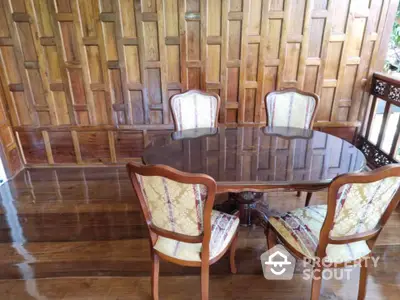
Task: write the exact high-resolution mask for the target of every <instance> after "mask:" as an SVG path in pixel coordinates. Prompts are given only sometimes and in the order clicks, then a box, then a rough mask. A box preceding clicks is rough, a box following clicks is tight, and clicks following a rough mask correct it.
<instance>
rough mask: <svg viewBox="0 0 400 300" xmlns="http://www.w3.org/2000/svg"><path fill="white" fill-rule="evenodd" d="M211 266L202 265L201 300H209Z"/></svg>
mask: <svg viewBox="0 0 400 300" xmlns="http://www.w3.org/2000/svg"><path fill="white" fill-rule="evenodd" d="M209 272H210V265H209V264H208V263H204V264H202V265H201V300H208V293H209V282H210V273H209Z"/></svg>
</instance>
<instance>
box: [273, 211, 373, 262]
mask: <svg viewBox="0 0 400 300" xmlns="http://www.w3.org/2000/svg"><path fill="white" fill-rule="evenodd" d="M326 212H327V206H326V205H315V206H307V207H304V208H298V209H295V210H293V211H290V212H286V213H284V214H282V215H279V216H273V217H270V218H269V223H270V224H271V226H273V227H274V229H275V230H276V231H277V232H278V234H279V236H280V238H281V239H284V240H285V241H286V242H287V243H289V244H290V245H291V246H292V247H293V248H295V249H296V250H297V251H299V252H300V253H302V254H303V255H304V256H306V257H309V258H313V257H315V251H316V249H317V246H318V242H319V234H320V231H321V228H322V225H323V223H324V221H325V216H326ZM370 252H371V250H370V249H369V247H368V245H367V243H366V242H365V241H359V242H354V243H349V244H343V245H333V244H329V245H328V246H327V247H326V255H327V258H326V259H327V260H328V261H329V262H331V263H343V262H349V261H352V260H357V259H359V258H361V257H363V256H366V255H368V254H369V253H370Z"/></svg>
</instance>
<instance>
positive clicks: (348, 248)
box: [266, 165, 400, 299]
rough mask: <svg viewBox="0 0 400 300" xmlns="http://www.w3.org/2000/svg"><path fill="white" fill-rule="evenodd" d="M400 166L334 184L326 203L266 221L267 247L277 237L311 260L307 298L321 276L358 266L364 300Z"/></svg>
mask: <svg viewBox="0 0 400 300" xmlns="http://www.w3.org/2000/svg"><path fill="white" fill-rule="evenodd" d="M399 185H400V166H399V165H391V166H385V167H382V168H380V169H377V170H374V171H371V172H366V173H358V174H346V175H341V176H338V177H337V178H335V179H334V180H333V182H332V183H331V184H330V186H329V190H328V205H315V206H308V207H304V208H299V209H295V210H293V211H290V212H287V213H284V214H282V215H279V216H273V217H270V218H269V224H268V227H267V229H266V235H267V243H268V248H269V249H270V248H272V247H273V246H275V244H276V241H277V237H278V238H279V240H280V241H281V242H282V244H283V245H284V246H285V247H286V248H288V249H289V250H290V251H291V252H292V253H293V254H294V255H295V256H297V257H298V258H300V259H304V258H308V259H310V260H314V265H313V267H314V274H315V276H314V277H313V282H312V292H311V299H318V298H319V293H320V287H321V273H322V271H323V268H324V267H327V264H323V265H322V264H320V263H318V261H322V259H324V260H325V261H326V262H327V263H329V264H331V265H330V267H344V266H345V265H351V264H358V263H359V264H361V273H360V283H359V289H358V299H364V298H365V293H366V283H367V264H368V259H369V258H370V255H371V251H372V248H373V246H374V244H375V241H376V239H377V238H378V235H379V233H380V232H381V231H382V229H383V226H384V225H385V223H386V221H387V220H388V218H389V216H390V214H391V213H392V211H393V210H394V209H395V208H396V206H397V204H398V202H399V199H400V191H399Z"/></svg>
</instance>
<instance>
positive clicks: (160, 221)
mask: <svg viewBox="0 0 400 300" xmlns="http://www.w3.org/2000/svg"><path fill="white" fill-rule="evenodd" d="M127 169H128V173H129V177H130V179H131V181H132V185H133V187H134V189H135V192H136V194H137V196H138V198H139V201H140V205H141V209H142V211H143V215H144V217H145V220H146V223H147V225H148V228H149V231H150V233H155V234H156V235H161V236H165V237H167V238H172V239H175V240H179V241H184V242H189V243H195V242H201V241H202V240H203V237H204V238H205V237H206V236H210V235H211V228H210V226H211V225H210V224H211V211H212V207H213V203H214V198H215V191H216V183H215V181H214V179H212V178H211V177H209V176H208V175H203V174H191V173H185V172H181V171H178V170H175V169H173V168H171V167H168V166H163V165H149V166H142V165H137V164H134V163H129V164H128V165H127Z"/></svg>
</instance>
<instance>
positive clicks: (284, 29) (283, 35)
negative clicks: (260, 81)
mask: <svg viewBox="0 0 400 300" xmlns="http://www.w3.org/2000/svg"><path fill="white" fill-rule="evenodd" d="M291 6H292V2H291V1H288V2H285V5H284V6H283V7H282V8H284V11H283V18H282V25H281V32H280V47H279V56H278V58H279V65H278V73H277V76H276V88H277V89H282V88H285V87H287V86H286V85H285V84H284V82H283V81H284V80H283V76H284V75H283V74H284V71H285V67H286V57H287V55H286V51H287V50H286V47H287V34H288V22H289V17H290V10H291ZM291 67H292V66H291ZM291 67H290V68H291Z"/></svg>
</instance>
